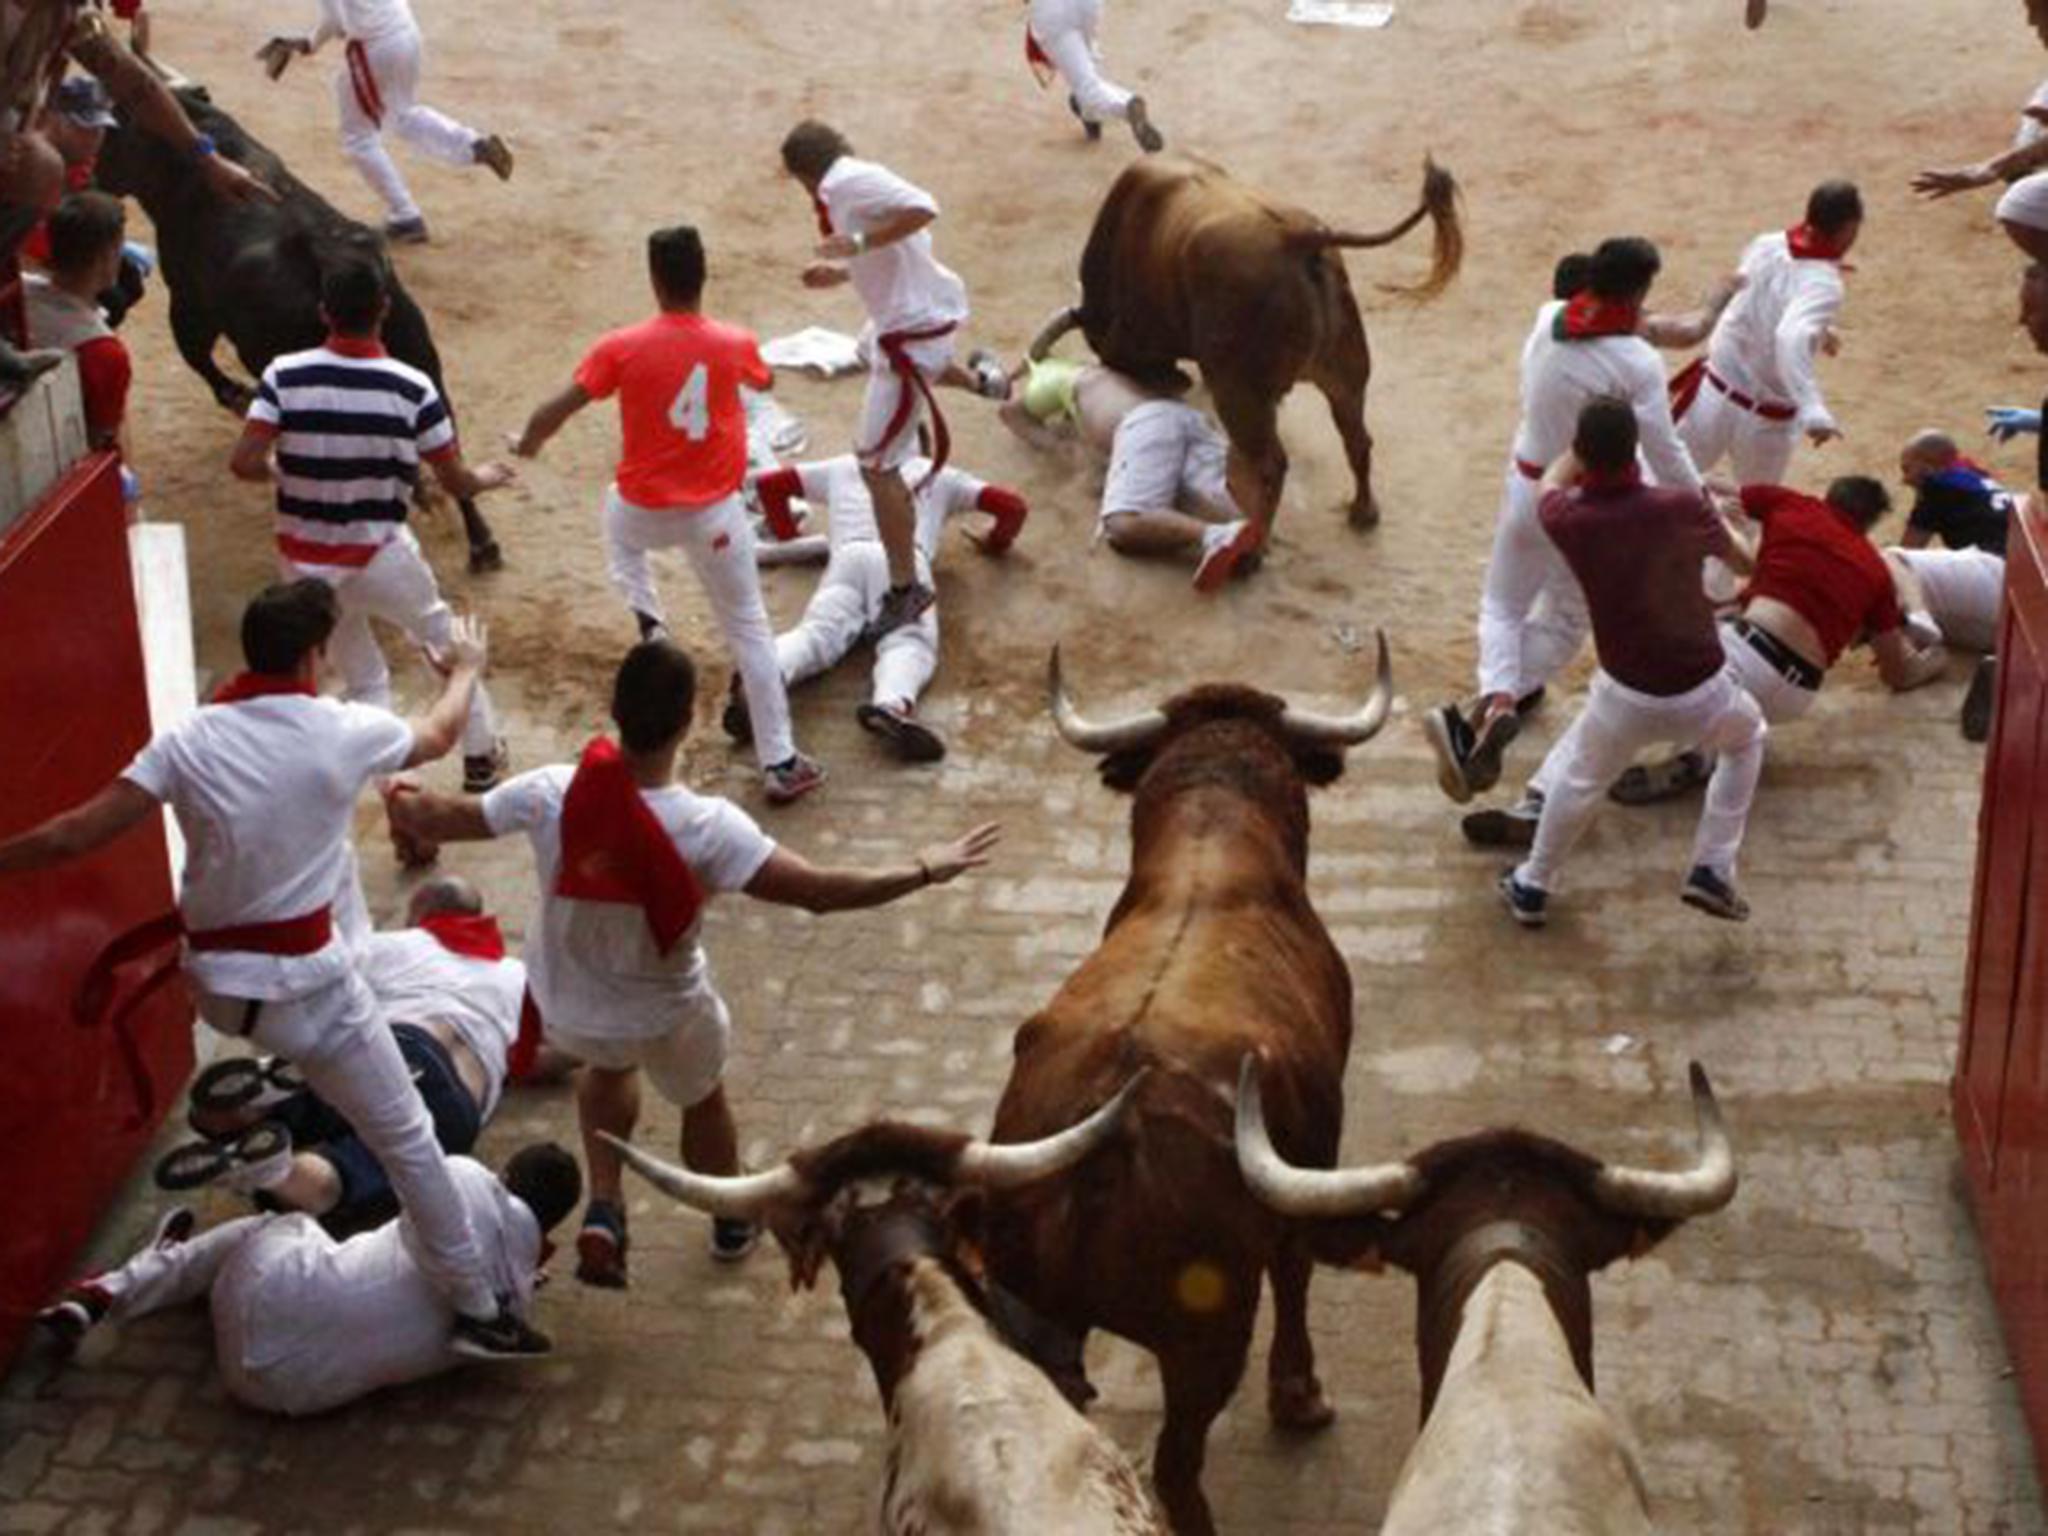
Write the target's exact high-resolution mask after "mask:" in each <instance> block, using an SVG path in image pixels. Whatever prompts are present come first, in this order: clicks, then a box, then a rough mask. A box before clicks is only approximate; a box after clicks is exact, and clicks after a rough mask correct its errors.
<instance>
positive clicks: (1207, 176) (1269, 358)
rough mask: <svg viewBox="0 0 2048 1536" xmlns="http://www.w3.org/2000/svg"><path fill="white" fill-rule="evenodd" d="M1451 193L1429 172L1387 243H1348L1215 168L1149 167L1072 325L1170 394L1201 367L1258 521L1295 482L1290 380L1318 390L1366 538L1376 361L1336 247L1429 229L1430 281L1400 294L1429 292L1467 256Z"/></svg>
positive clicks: (1104, 215) (1432, 167)
mask: <svg viewBox="0 0 2048 1536" xmlns="http://www.w3.org/2000/svg"><path fill="white" fill-rule="evenodd" d="M1457 192H1458V189H1457V184H1456V183H1455V182H1454V181H1453V180H1452V179H1451V175H1450V172H1448V171H1445V170H1442V169H1440V168H1439V167H1438V166H1437V165H1436V164H1435V163H1434V162H1431V163H1429V164H1427V165H1426V166H1425V168H1424V172H1423V182H1422V201H1421V203H1420V205H1419V206H1417V208H1416V209H1415V211H1414V212H1413V213H1411V214H1409V215H1408V216H1407V217H1406V218H1405V219H1403V220H1401V222H1400V223H1398V224H1396V225H1394V226H1393V227H1392V228H1390V229H1385V230H1381V231H1380V232H1379V233H1378V234H1370V235H1362V234H1348V233H1345V232H1343V231H1341V230H1335V229H1331V228H1330V227H1329V226H1328V225H1327V224H1325V223H1324V222H1323V221H1322V220H1321V219H1318V218H1317V217H1315V215H1313V214H1311V213H1307V212H1305V211H1303V210H1302V209H1299V208H1293V207H1289V206H1287V205H1286V204H1284V203H1275V202H1273V201H1271V200H1269V199H1267V198H1265V197H1263V196H1261V195H1260V194H1259V193H1257V192H1254V191H1253V190H1252V189H1251V188H1249V187H1247V186H1244V185H1243V184H1241V183H1239V182H1237V181H1233V180H1232V179H1231V177H1230V174H1229V173H1228V172H1227V171H1225V170H1223V169H1222V167H1220V166H1216V165H1212V164H1210V163H1209V162H1208V161H1206V160H1197V159H1194V158H1191V157H1182V156H1163V155H1162V156H1152V157H1149V158H1147V159H1144V160H1140V161H1139V162H1137V163H1136V164H1134V165H1133V166H1132V167H1131V168H1130V169H1129V170H1127V171H1125V172H1124V173H1123V175H1121V176H1119V177H1118V178H1117V180H1116V184H1115V185H1114V186H1112V187H1111V188H1110V189H1109V196H1108V198H1107V199H1106V200H1105V201H1104V202H1103V205H1102V209H1101V211H1100V212H1099V213H1097V214H1096V216H1095V228H1094V230H1093V231H1092V232H1091V233H1090V234H1089V236H1088V246H1087V249H1086V250H1085V251H1084V252H1083V253H1082V256H1081V305H1080V308H1079V309H1078V310H1077V311H1076V312H1075V320H1076V322H1077V323H1078V324H1079V325H1080V327H1081V329H1082V330H1083V331H1084V332H1085V333H1086V335H1087V337H1088V345H1089V346H1090V347H1092V348H1093V349H1094V351H1095V355H1096V356H1097V357H1099V358H1101V360H1102V361H1103V362H1104V363H1105V364H1106V365H1108V366H1109V367H1111V368H1114V369H1116V370H1117V371H1118V372H1120V373H1126V374H1129V375H1130V376H1131V377H1133V378H1135V379H1138V380H1140V381H1141V382H1144V383H1148V384H1152V385H1155V386H1159V387H1168V386H1169V385H1173V384H1177V383H1178V382H1179V381H1180V380H1181V378H1182V375H1181V374H1180V371H1179V369H1178V367H1177V366H1176V365H1177V364H1178V363H1179V362H1181V361H1182V360H1188V361H1192V362H1194V363H1196V364H1198V365H1200V367H1201V370H1202V378H1203V382H1205V383H1206V384H1207V385H1208V387H1209V393H1210V394H1211V396H1212V397H1213V398H1214V400H1215V404H1216V415H1217V417H1218V418H1219V419H1220V420H1221V421H1222V423H1223V427H1224V430H1225V431H1226V432H1228V433H1229V435H1230V447H1231V454H1230V469H1229V479H1230V488H1231V493H1232V495H1233V496H1234V497H1235V498H1236V499H1237V502H1238V504H1239V506H1241V507H1242V508H1243V509H1244V512H1245V515H1246V516H1248V517H1251V518H1255V519H1257V520H1259V521H1260V522H1261V523H1262V524H1265V523H1270V522H1271V520H1272V518H1273V515H1274V514H1275V513H1277V512H1278V511H1279V509H1280V492H1281V488H1282V487H1283V486H1284V485H1285V484H1286V480H1287V453H1286V450H1285V449H1284V448H1282V446H1281V443H1280V432H1279V419H1278V418H1279V410H1280V402H1281V400H1282V399H1283V398H1285V396H1286V394H1287V392H1288V391H1289V390H1291V389H1293V388H1294V386H1295V385H1296V384H1298V383H1302V382H1307V383H1310V384H1313V385H1314V386H1315V387H1316V388H1317V389H1319V390H1321V391H1322V393H1323V397H1324V399H1326V400H1327V401H1328V402H1329V405H1330V417H1331V420H1333V421H1334V422H1335V423H1336V426H1337V431H1338V433H1339V434H1340V435H1341V436H1342V437H1343V439H1344V452H1345V455H1346V457H1347V458H1349V460H1350V462H1351V472H1352V474H1353V475H1354V476H1355V477H1356V479H1357V482H1358V487H1357V492H1356V495H1355V498H1354V499H1353V501H1352V503H1351V522H1352V524H1353V526H1355V527H1359V528H1370V527H1371V526H1372V525H1373V524H1375V523H1377V522H1378V521H1379V504H1378V503H1377V502H1376V501H1375V500H1374V499H1373V491H1372V434H1371V433H1370V432H1368V431H1367V430H1366V427H1365V387H1366V383H1367V381H1368V379H1369V378H1370V377H1371V374H1372V352H1371V349H1370V348H1369V347H1368V346H1367V344H1366V339H1365V322H1364V320H1362V319H1361V318H1360V317H1359V313H1358V301H1357V299H1356V298H1354V297H1353V296H1352V292H1351V279H1350V277H1349V276H1348V275H1347V274H1346V273H1345V270H1344V259H1343V257H1342V255H1341V254H1340V252H1341V251H1342V250H1344V249H1345V248H1347V247H1350V248H1356V247H1368V246H1377V245H1386V244H1389V243H1391V242H1392V241H1395V240H1398V239H1400V238H1401V236H1403V235H1405V234H1407V233H1408V231H1409V230H1411V229H1413V228H1414V227H1415V226H1416V225H1417V224H1419V223H1421V222H1422V220H1423V219H1425V218H1427V219H1429V220H1430V222H1431V224H1432V225H1433V226H1434V229H1435V232H1436V248H1435V253H1434V260H1433V262H1432V264H1431V267H1430V272H1429V276H1428V277H1427V278H1426V279H1424V281H1423V282H1422V283H1420V284H1419V285H1417V286H1415V287H1413V288H1409V289H1401V290H1395V291H1399V292H1404V293H1407V294H1409V295H1410V296H1412V297H1414V298H1417V299H1423V298H1429V297H1432V296H1434V295H1435V294H1436V293H1438V292H1439V291H1441V290H1442V289H1443V287H1444V286H1445V284H1447V283H1449V282H1450V280H1451V279H1452V278H1453V277H1454V276H1455V275H1456V274H1457V271H1458V267H1459V265H1460V263H1461V262H1462V261H1463V259H1464V249H1465V237H1464V232H1463V228H1462V226H1461V225H1460V223H1459V221H1458V209H1457Z"/></svg>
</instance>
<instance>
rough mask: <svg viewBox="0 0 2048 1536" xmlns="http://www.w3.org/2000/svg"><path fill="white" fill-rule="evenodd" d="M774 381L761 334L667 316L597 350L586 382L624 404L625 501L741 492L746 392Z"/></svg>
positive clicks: (674, 500)
mask: <svg viewBox="0 0 2048 1536" xmlns="http://www.w3.org/2000/svg"><path fill="white" fill-rule="evenodd" d="M773 377H774V375H773V374H771V373H770V372H769V371H768V365H767V364H766V363H764V362H762V361H761V348H760V346H759V344H758V343H757V342H756V341H755V340H754V334H753V332H751V331H747V330H742V329H741V328H740V327H738V326H736V325H722V324H720V323H719V322H718V321H716V320H707V319H706V318H705V317H704V316H702V315H698V314H688V313H680V312H673V311H665V312H663V313H662V314H659V315H656V316H655V317H654V318H653V319H652V320H647V321H643V322H642V323H641V324H639V325H633V326H628V327H627V328H626V329H624V330H622V331H613V332H611V333H610V334H609V335H607V336H605V337H604V338H603V339H602V340H600V341H599V342H598V344H597V345H596V346H594V347H592V348H591V349H590V355H589V356H588V357H586V358H584V359H583V362H582V363H581V364H580V365H579V366H578V367H577V369H576V382H577V383H578V384H580V385H581V386H582V387H583V392H584V393H585V394H587V395H589V396H590V397H591V398H592V399H593V400H605V399H609V398H610V397H611V396H612V395H613V394H616V395H617V396H618V397H619V425H620V428H621V430H622V432H623V435H624V448H623V450H622V451H621V453H620V455H619V467H618V475H617V479H618V483H619V494H620V495H621V496H623V497H625V498H626V500H628V501H630V502H632V503H633V504H634V505H635V506H640V507H702V506H709V505H710V504H711V503H713V502H716V501H722V500H724V499H725V498H726V497H728V496H730V495H731V494H732V493H733V492H734V491H736V490H738V489H739V487H740V481H741V480H742V479H743V478H745V476H746V472H747V417H746V411H745V409H744V407H742V405H741V404H740V385H742V384H750V385H752V386H753V387H754V388H756V389H766V388H767V387H768V384H769V382H770V381H771V380H772V379H773Z"/></svg>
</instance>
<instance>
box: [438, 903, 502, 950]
mask: <svg viewBox="0 0 2048 1536" xmlns="http://www.w3.org/2000/svg"><path fill="white" fill-rule="evenodd" d="M417 926H418V928H419V929H420V931H421V932H423V933H431V934H432V935H433V936H434V937H435V938H436V939H437V940H439V941H440V945H441V947H442V948H443V949H445V950H447V951H448V953H450V954H451V955H467V956H469V958H470V959H472V960H502V959H504V958H505V935H504V934H503V933H501V932H499V930H498V920H497V919H496V918H495V917H491V916H488V915H482V916H476V917H472V916H470V915H469V914H468V913H466V912H434V913H431V914H429V915H428V916H426V917H423V918H421V919H420V920H419V923H418V924H417Z"/></svg>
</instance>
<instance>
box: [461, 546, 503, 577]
mask: <svg viewBox="0 0 2048 1536" xmlns="http://www.w3.org/2000/svg"><path fill="white" fill-rule="evenodd" d="M503 569H505V551H504V550H502V549H500V548H499V547H498V541H497V540H496V539H485V540H484V541H483V543H481V544H472V545H470V546H469V574H470V575H472V576H488V575H490V574H491V572H493V571H502V570H503Z"/></svg>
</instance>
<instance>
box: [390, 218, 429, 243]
mask: <svg viewBox="0 0 2048 1536" xmlns="http://www.w3.org/2000/svg"><path fill="white" fill-rule="evenodd" d="M384 238H385V239H386V240H389V241H390V242H391V243H392V244H393V245H425V244H426V243H427V221H426V220H425V219H422V218H410V219H386V220H385V221H384Z"/></svg>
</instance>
